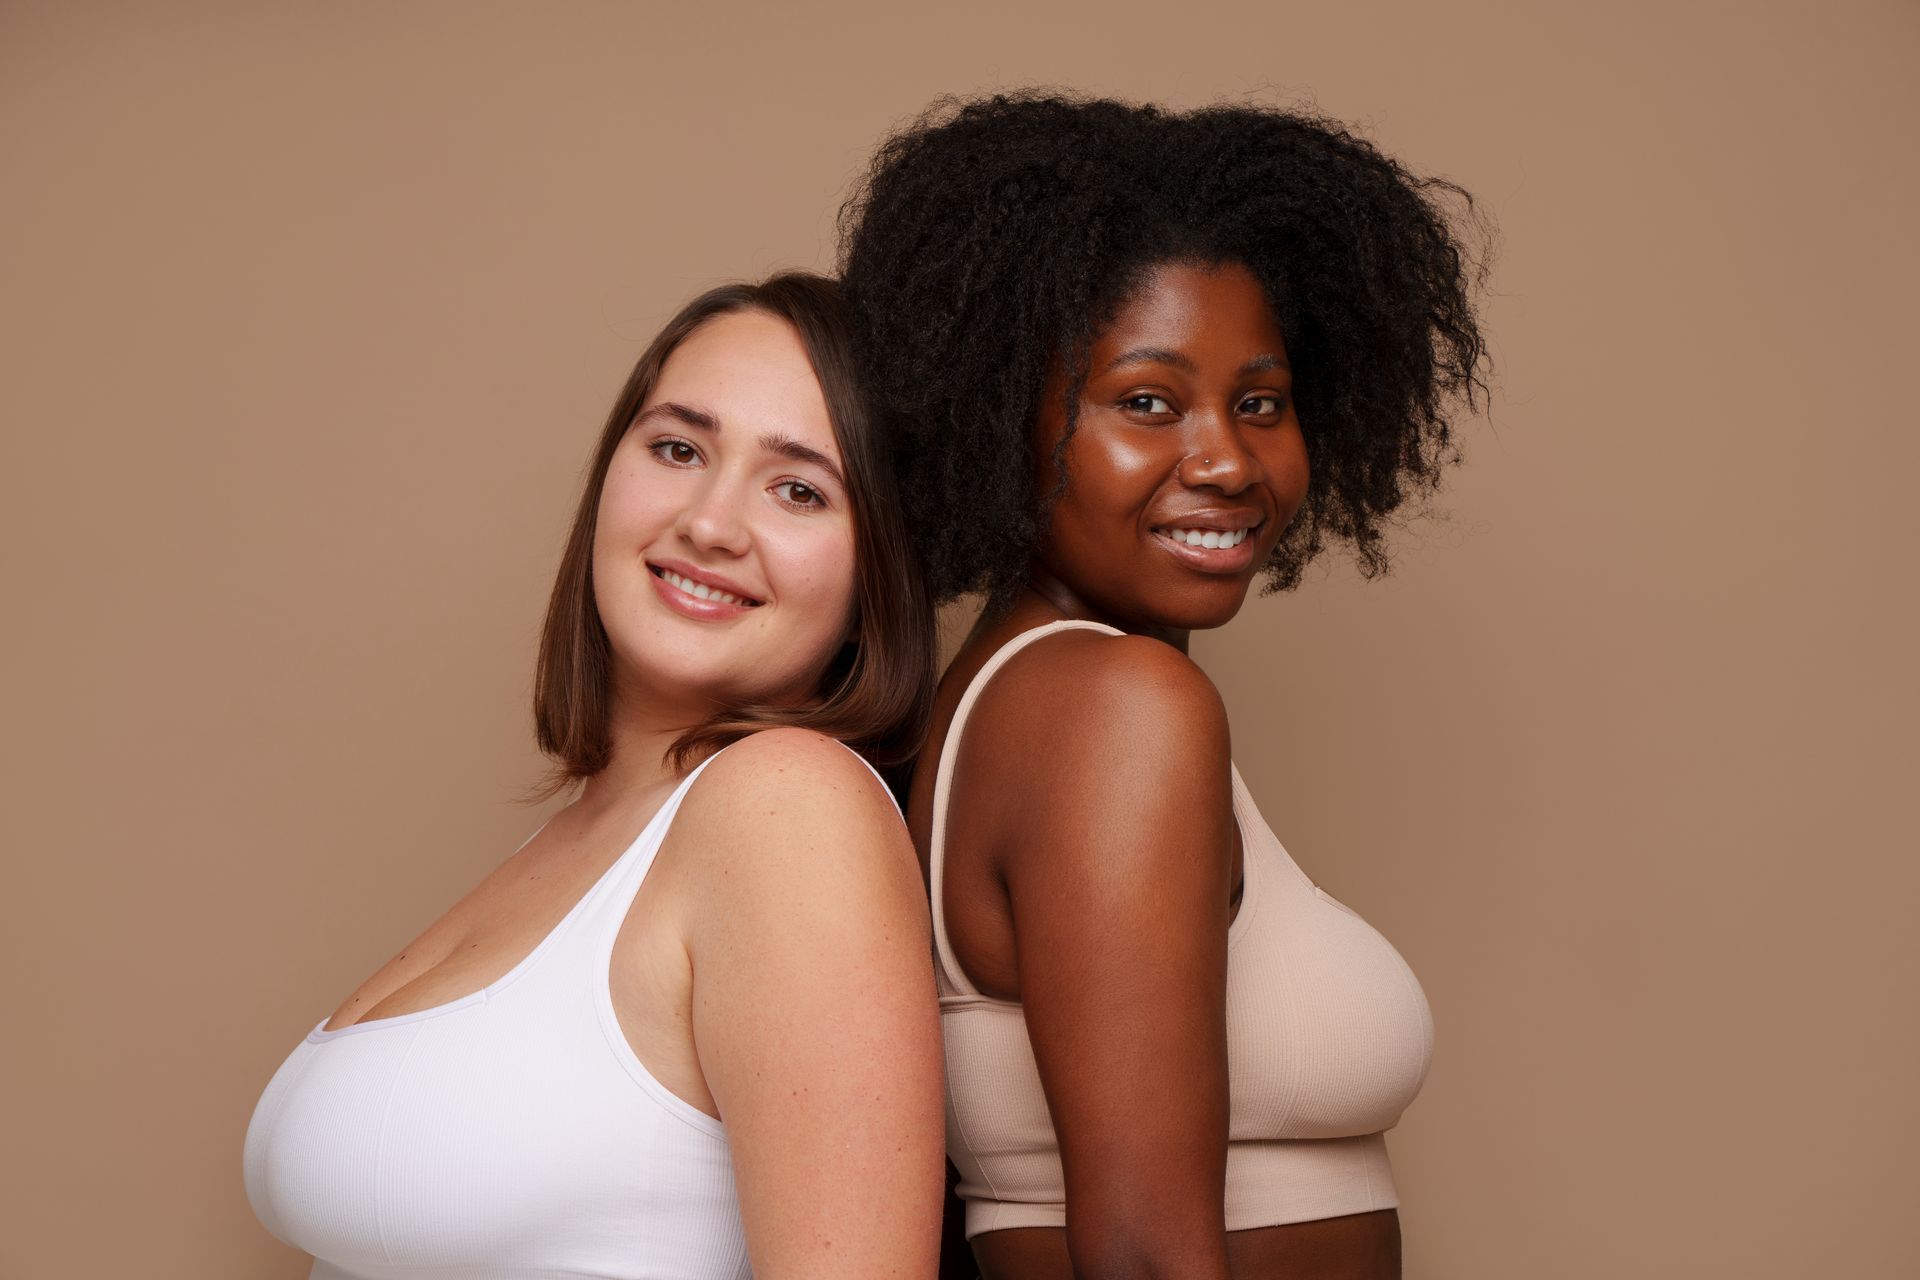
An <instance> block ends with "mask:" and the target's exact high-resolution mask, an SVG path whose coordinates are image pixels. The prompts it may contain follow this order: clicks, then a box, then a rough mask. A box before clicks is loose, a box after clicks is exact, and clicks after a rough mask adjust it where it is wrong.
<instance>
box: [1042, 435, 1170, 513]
mask: <svg viewBox="0 0 1920 1280" xmlns="http://www.w3.org/2000/svg"><path fill="white" fill-rule="evenodd" d="M1178 462H1179V450H1178V448H1177V447H1175V445H1174V442H1173V441H1172V439H1171V437H1169V436H1159V437H1156V436H1152V435H1149V434H1148V433H1146V432H1123V431H1102V430H1100V429H1099V428H1098V427H1097V425H1094V424H1089V423H1087V422H1085V421H1083V422H1082V423H1081V424H1080V429H1079V430H1078V431H1076V432H1074V435H1073V439H1072V440H1070V441H1068V442H1067V455H1066V463H1067V489H1066V492H1065V493H1063V494H1061V495H1060V500H1059V502H1058V503H1057V504H1056V505H1055V507H1054V520H1055V521H1056V522H1059V523H1061V524H1071V523H1087V522H1091V521H1105V520H1110V519H1112V518H1114V517H1115V516H1121V517H1131V516H1132V515H1134V514H1136V513H1137V512H1138V511H1139V510H1140V508H1142V507H1143V506H1145V505H1146V504H1147V503H1148V502H1150V501H1151V500H1152V498H1153V495H1154V493H1155V492H1157V491H1158V489H1159V486H1160V485H1161V483H1162V482H1163V481H1164V480H1165V479H1166V477H1167V476H1168V475H1169V474H1170V473H1171V472H1172V469H1173V467H1174V465H1175V464H1177V463H1178ZM1042 492H1045V490H1042Z"/></svg>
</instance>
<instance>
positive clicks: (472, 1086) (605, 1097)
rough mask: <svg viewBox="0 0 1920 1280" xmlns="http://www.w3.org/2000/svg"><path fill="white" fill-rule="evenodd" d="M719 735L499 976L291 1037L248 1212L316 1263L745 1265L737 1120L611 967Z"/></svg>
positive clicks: (359, 1276)
mask: <svg viewBox="0 0 1920 1280" xmlns="http://www.w3.org/2000/svg"><path fill="white" fill-rule="evenodd" d="M718 754H719V753H718V752H716V753H714V755H712V756H708V757H707V759H706V760H704V761H702V762H701V763H700V765H699V766H698V767H697V768H695V769H694V770H693V771H692V772H690V773H689V774H688V775H687V776H686V778H684V779H683V780H682V781H681V783H680V785H679V786H678V787H676V788H675V789H674V791H673V793H672V794H671V795H670V796H668V797H667V800H666V802H665V803H664V804H662V805H661V806H660V810H659V812H658V813H656V814H655V815H654V816H653V818H652V819H651V820H650V821H649V822H648V823H647V825H646V827H645V829H644V830H642V831H641V832H640V834H639V835H638V836H637V837H636V838H635V839H634V841H633V843H632V844H631V845H629V846H628V847H627V849H626V851H625V852H624V853H622V854H621V855H620V858H619V859H618V860H617V861H616V862H615V863H614V864H613V865H612V866H611V867H609V868H608V869H607V871H606V872H605V874H604V875H602V876H601V878H600V879H599V880H598V881H597V882H596V883H595V884H594V886H593V887H592V888H591V889H589V890H588V891H587V893H586V896H585V897H583V898H582V899H581V900H580V901H579V902H578V903H577V904H576V905H575V906H574V907H573V909H572V910H571V911H569V912H568V913H567V915H566V917H565V918H564V919H562V920H561V921H560V923H559V924H558V925H556V926H554V929H553V931H552V932H551V933H549V934H548V935H547V936H546V937H545V938H544V939H543V940H542V941H541V942H540V943H539V945H538V946H536V947H534V949H533V950H532V952H530V953H529V954H528V955H527V957H526V958H525V959H524V960H522V961H521V962H520V963H519V964H517V965H515V966H514V967H513V969H512V970H511V971H510V972H508V973H507V974H506V975H505V976H504V977H502V978H500V979H498V980H497V981H495V982H493V983H492V984H490V985H489V986H487V987H485V988H484V989H482V990H480V991H476V992H474V993H473V994H471V995H468V996H464V997H462V998H460V999H458V1000H454V1001H452V1002H450V1003H448V1004H443V1005H438V1006H436V1007H434V1008H431V1009H422V1010H420V1011H418V1012H415V1013H405V1014H400V1015H398V1016H395V1017H391V1018H376V1019H372V1020H369V1021H365V1022H358V1023H355V1024H353V1025H351V1026H346V1027H341V1028H339V1029H337V1030H334V1031H326V1030H323V1029H322V1028H324V1027H325V1026H326V1021H327V1020H326V1019H325V1018H322V1019H321V1020H320V1024H319V1025H318V1026H316V1027H315V1028H314V1030H313V1031H312V1032H311V1033H309V1034H308V1036H307V1038H306V1039H305V1040H304V1041H302V1042H301V1043H300V1044H299V1045H298V1046H296V1047H295V1048H294V1050H293V1053H292V1054H291V1055H290V1056H289V1057H288V1058H287V1060H286V1062H285V1063H283V1064H282V1065H281V1067H280V1069H279V1071H278V1072H276V1073H275V1075H274V1077H273V1080H272V1082H271V1083H269V1084H268V1085H267V1088H266V1092H265V1093H264V1094H263V1095H262V1096H261V1098H260V1102H259V1104H258V1106H257V1107H256V1108H255V1109H254V1113H253V1121H252V1123H251V1124H250V1125H249V1126H248V1128H247V1140H246V1151H245V1160H244V1164H245V1174H246V1187H247V1198H248V1199H249V1200H250V1201H251V1202H252V1204H253V1211H254V1213H255V1214H256V1215H258V1217H259V1219H260V1221H261V1222H262V1223H263V1224H264V1225H265V1226H266V1228H267V1230H269V1231H271V1232H272V1233H273V1234H274V1235H276V1236H278V1237H279V1238H280V1239H281V1240H284V1241H285V1242H286V1243H288V1244H290V1245H293V1246H294V1247H296V1248H299V1249H304V1250H306V1251H307V1252H308V1253H311V1254H313V1255H314V1260H315V1261H314V1267H313V1271H312V1277H313V1280H393V1278H396V1277H403V1276H404V1277H418V1276H420V1275H422V1274H425V1273H432V1274H435V1275H437V1276H439V1277H443V1278H449V1280H450V1278H451V1277H454V1276H458V1277H460V1278H461V1280H563V1278H565V1280H572V1278H574V1277H594V1278H595V1280H621V1278H625V1277H632V1280H643V1278H644V1280H682V1278H685V1280H720V1278H723V1277H747V1276H749V1275H750V1274H751V1273H750V1272H749V1270H748V1267H747V1248H746V1240H745V1237H744V1235H743V1234H742V1232H741V1226H740V1206H739V1202H738V1200H737V1199H736V1197H735V1193H734V1183H733V1164H732V1160H731V1159H730V1157H729V1154H728V1149H727V1136H726V1130H725V1128H724V1127H723V1126H722V1125H721V1123H720V1122H719V1121H718V1120H715V1119H714V1118H713V1117H711V1116H708V1115H707V1114H706V1113H704V1112H702V1111H700V1110H699V1109H698V1108H696V1107H694V1106H692V1105H690V1104H689V1103H687V1102H685V1101H683V1100H681V1099H680V1098H678V1097H676V1096H675V1095H674V1094H672V1093H671V1092H669V1091H668V1090H667V1088H666V1086H664V1085H662V1084H661V1083H660V1082H659V1081H657V1080H655V1079H654V1077H653V1075H652V1073H650V1072H649V1071H648V1070H647V1068H646V1067H645V1066H644V1065H643V1064H642V1063H641V1061H640V1059H639V1058H637V1057H636V1056H635V1055H634V1053H633V1050H632V1048H631V1046H629V1044H628V1043H627V1038H626V1034H625V1033H624V1032H623V1031H622V1030H621V1028H620V1024H619V1021H618V1020H617V1019H616V1017H615V1015H614V1010H613V996H612V992H611V991H610V989H609V987H608V984H607V972H608V965H609V964H610V962H611V960H612V956H613V944H614V939H615V937H616V936H617V935H618V933H619V931H620V926H621V923H622V921H624V920H625V919H626V915H627V908H628V906H629V905H630V904H631V903H632V901H633V897H634V894H635V892H636V891H637V890H638V889H639V887H640V883H641V881H642V880H644V879H645V878H646V874H647V870H648V868H649V867H651V866H652V865H653V859H654V856H655V854H657V853H658V852H659V849H660V845H661V843H662V841H663V840H664V839H665V837H666V834H667V829H668V827H669V826H670V825H671V824H672V822H673V817H674V814H675V812H676V811H677V810H678V809H679V807H680V803H681V801H682V799H683V798H684V797H685V796H686V794H687V791H688V789H689V788H690V787H692V785H693V782H694V779H696V778H698V777H699V776H700V772H701V770H702V769H705V768H706V766H707V765H708V764H710V763H712V761H713V760H714V758H715V757H716V756H717V755H718ZM856 754H857V753H856ZM863 763H864V761H863ZM869 768H871V766H869ZM876 776H878V775H877V774H876Z"/></svg>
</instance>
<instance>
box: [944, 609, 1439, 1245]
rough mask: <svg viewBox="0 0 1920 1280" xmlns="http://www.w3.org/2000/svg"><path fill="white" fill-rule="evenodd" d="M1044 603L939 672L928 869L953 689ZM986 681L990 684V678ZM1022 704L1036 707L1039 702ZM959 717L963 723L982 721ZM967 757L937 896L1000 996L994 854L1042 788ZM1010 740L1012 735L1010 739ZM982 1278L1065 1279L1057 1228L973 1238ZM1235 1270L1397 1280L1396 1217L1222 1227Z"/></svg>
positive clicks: (1014, 993) (1000, 910) (962, 686)
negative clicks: (977, 767) (970, 764)
mask: <svg viewBox="0 0 1920 1280" xmlns="http://www.w3.org/2000/svg"><path fill="white" fill-rule="evenodd" d="M1061 616H1062V615H1061V614H1060V613H1059V612H1057V611H1056V610H1053V609H1052V608H1050V607H1049V606H1047V605H1046V604H1045V603H1044V602H1042V601H1038V600H1035V599H1034V598H1033V597H1031V596H1028V597H1025V598H1023V599H1022V600H1021V601H1020V602H1019V603H1018V604H1016V606H1015V607H1014V609H1013V610H1012V611H1011V612H1010V613H1009V614H1008V615H1007V616H1006V617H1004V618H1001V619H998V620H995V621H992V622H990V623H984V624H983V625H982V626H981V627H979V628H977V629H976V631H975V632H974V634H973V635H972V636H970V637H969V639H968V641H967V643H966V645H965V646H964V647H963V648H962V650H961V651H960V653H959V654H958V655H957V656H956V657H955V659H954V661H953V663H952V664H951V665H950V667H949V668H948V670H947V672H946V674H945V676H944V677H943V679H942V681H941V685H940V689H939V691H938V693H937V695H936V700H935V706H934V719H933V731H932V733H931V735H930V737H929V739H928V744H927V747H926V748H925V750H924V751H923V752H922V754H921V756H920V761H921V767H919V768H917V769H916V771H915V775H914V778H913V782H912V786H911V789H910V793H909V804H908V809H907V820H908V826H909V829H910V831H911V833H912V835H913V838H914V845H915V848H916V849H917V850H918V851H919V854H920V857H921V863H922V873H923V875H927V874H928V871H929V868H928V865H927V860H928V854H929V849H930V845H931V832H932V823H933V815H934V794H933V793H934V783H935V768H934V767H933V765H934V762H937V761H939V760H940V759H941V754H942V750H943V748H944V746H945V743H946V738H947V735H948V731H949V728H950V727H951V725H952V722H953V719H954V716H955V713H956V711H957V710H958V708H959V705H960V702H961V699H962V697H963V695H964V694H965V692H966V690H967V688H968V686H969V685H971V684H972V683H973V681H974V679H975V677H976V676H977V675H978V674H979V673H980V671H981V670H982V668H983V667H984V666H985V665H986V664H987V662H988V661H989V660H990V659H991V658H992V657H993V655H994V654H995V653H997V652H999V651H1000V650H1001V649H1002V648H1003V646H1005V645H1006V644H1007V643H1008V642H1009V641H1011V640H1013V639H1014V638H1015V637H1016V636H1019V635H1020V634H1021V633H1023V632H1026V631H1029V630H1031V629H1033V628H1036V627H1040V626H1044V625H1046V624H1048V623H1053V622H1057V621H1060V620H1061ZM988 688H989V689H991V685H989V686H988ZM1029 713H1030V714H1036V715H1038V714H1045V713H1046V712H1045V709H1044V708H1035V709H1032V710H1031V711H1030V712H1029ZM987 728H988V726H987V725H984V724H983V725H978V726H975V725H973V724H971V723H970V724H969V728H968V732H969V733H970V734H971V733H975V732H981V731H984V730H987ZM976 745H980V746H983V747H984V748H985V749H984V750H980V751H976V752H975V753H974V754H973V756H972V757H971V758H972V760H974V761H975V762H978V761H982V760H985V761H988V762H996V761H997V762H999V763H1000V764H1001V765H1002V766H1003V767H1002V768H1001V769H1000V770H999V771H998V772H999V775H1000V776H994V774H995V771H994V770H993V768H992V765H991V764H989V766H988V768H987V770H986V776H982V775H981V774H978V773H976V774H974V775H972V776H970V778H969V785H968V789H967V795H966V797H965V798H964V799H961V798H958V797H950V798H949V800H950V802H949V807H948V811H947V817H946V827H945V845H944V848H945V852H944V856H943V862H944V865H943V869H942V871H943V875H942V879H943V885H942V888H943V893H942V895H941V897H942V902H940V903H938V904H936V907H935V909H936V911H944V913H945V924H946V930H947V935H948V939H949V943H950V945H951V947H952V949H953V953H954V956H955V958H956V959H957V960H958V962H959V963H960V965H961V966H962V967H963V968H964V969H965V971H966V974H967V976H968V978H969V979H970V980H971V981H972V983H973V985H974V986H975V987H976V988H977V989H978V990H979V991H980V992H981V993H983V994H985V995H988V996H993V997H996V998H998V999H1000V1000H1006V1001H1018V1000H1019V998H1020V985H1019V958H1018V954H1017V950H1016V947H1015V945H1014V934H1013V928H1012V904H1011V903H1010V901H1009V900H1008V896H1007V893H1006V890H1005V887H1004V882H1003V880H1002V878H1001V876H1000V874H999V871H998V864H997V863H996V861H995V859H996V857H998V858H1000V859H1012V858H1016V857H1018V856H1020V854H1019V848H1018V840H1017V838H1014V839H1012V840H1009V838H1008V835H1009V833H1017V832H1019V831H1022V830H1027V829H1031V828H1032V826H1033V825H1034V824H1033V823H1031V822H1030V821H1028V820H1027V815H1028V813H1029V812H1030V811H1031V809H1032V808H1033V807H1034V806H1040V805H1044V804H1046V803H1047V802H1048V797H1047V796H1046V795H1045V794H1038V793H1036V790H1035V789H1034V788H1032V787H1027V786H1023V785H1022V778H1021V777H1020V776H1019V774H1020V761H1019V758H1018V755H1017V752H1014V751H1011V750H1004V751H1003V750H995V749H994V745H995V744H994V743H992V742H985V743H979V744H976ZM1009 745H1010V744H1009ZM1244 857H1245V849H1244V847H1239V848H1236V849H1235V851H1234V875H1233V880H1232V883H1233V890H1232V897H1233V901H1232V903H1230V907H1236V906H1237V904H1238V901H1239V898H1240V896H1241V892H1242V888H1243V885H1244V883H1245V867H1244ZM971 1243H972V1248H973V1254H974V1257H975V1259H976V1261H977V1262H978V1263H979V1266H980V1270H981V1274H982V1276H983V1277H984V1280H1056V1278H1057V1280H1072V1277H1073V1274H1074V1273H1073V1268H1072V1263H1071V1260H1070V1258H1069V1255H1068V1251H1067V1244H1066V1232H1065V1231H1064V1230H1063V1229H1061V1228H1057V1227H1017V1228H1011V1229H1003V1230H991V1231H987V1232H985V1233H983V1234H979V1235H976V1236H975V1237H974V1238H973V1240H972V1242H971ZM1227 1249H1228V1257H1229V1262H1230V1266H1231V1271H1232V1274H1233V1275H1234V1276H1236V1277H1256V1276H1275V1277H1279V1276H1291V1275H1313V1276H1317V1277H1325V1278H1326V1280H1397V1278H1398V1277H1399V1276H1400V1274H1401V1272H1400V1225H1399V1217H1398V1213H1397V1211H1396V1210H1394V1209H1380V1210H1375V1211H1370V1212H1362V1213H1348V1214H1344V1215H1343V1216H1339V1217H1329V1218H1318V1219H1313V1220H1309V1221H1302V1222H1293V1223H1287V1224H1284V1225H1278V1226H1266V1227H1256V1228H1251V1229H1247V1230H1239V1231H1230V1232H1229V1233H1228V1239H1227Z"/></svg>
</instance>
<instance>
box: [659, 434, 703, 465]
mask: <svg viewBox="0 0 1920 1280" xmlns="http://www.w3.org/2000/svg"><path fill="white" fill-rule="evenodd" d="M647 448H649V449H650V450H652V451H653V454H654V456H655V457H657V458H660V459H661V460H663V461H666V462H671V463H673V464H674V465H675V466H681V467H684V466H688V465H690V464H692V463H695V462H698V461H700V451H699V450H698V449H696V448H694V447H693V446H692V445H690V444H688V443H687V442H686V441H685V440H655V441H654V442H653V443H652V444H650V445H648V446H647Z"/></svg>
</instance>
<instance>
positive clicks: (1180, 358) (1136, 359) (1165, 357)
mask: <svg viewBox="0 0 1920 1280" xmlns="http://www.w3.org/2000/svg"><path fill="white" fill-rule="evenodd" d="M1149 363H1151V364H1170V365H1172V366H1173V367H1174V368H1176V369H1180V370H1184V371H1185V372H1187V373H1198V372H1199V369H1198V368H1197V367H1196V366H1195V365H1194V363H1193V361H1191V360H1189V359H1187V357H1186V356H1184V355H1182V354H1180V353H1179V352H1178V351H1169V350H1167V349H1166V348H1165V347H1135V348H1133V350H1131V351H1122V352H1121V353H1120V354H1119V355H1117V356H1115V357H1114V358H1113V360H1112V362H1111V363H1109V364H1108V365H1107V367H1106V368H1105V369H1102V370H1101V372H1102V373H1112V372H1113V371H1114V370H1115V369H1118V368H1120V367H1121V366H1122V365H1129V364H1149ZM1269 369H1287V371H1288V372H1289V373H1291V372H1292V370H1291V369H1290V368H1288V365H1287V362H1286V361H1285V360H1282V359H1281V358H1280V357H1279V356H1276V355H1272V354H1267V355H1258V356H1255V357H1254V358H1253V359H1251V360H1249V361H1247V362H1246V363H1245V364H1243V365H1241V366H1240V372H1241V373H1242V374H1248V373H1265V372H1266V371H1267V370H1269Z"/></svg>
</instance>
